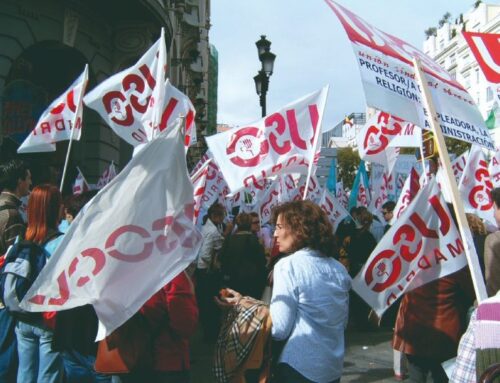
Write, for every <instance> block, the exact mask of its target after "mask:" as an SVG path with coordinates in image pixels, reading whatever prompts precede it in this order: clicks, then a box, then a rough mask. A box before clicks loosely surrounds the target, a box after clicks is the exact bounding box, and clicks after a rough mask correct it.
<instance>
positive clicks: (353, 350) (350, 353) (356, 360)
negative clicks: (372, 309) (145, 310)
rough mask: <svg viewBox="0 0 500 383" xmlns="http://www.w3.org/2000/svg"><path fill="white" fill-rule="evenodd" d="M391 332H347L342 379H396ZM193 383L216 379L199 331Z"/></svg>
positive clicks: (210, 347)
mask: <svg viewBox="0 0 500 383" xmlns="http://www.w3.org/2000/svg"><path fill="white" fill-rule="evenodd" d="M391 337H392V333H391V332H390V331H387V330H386V329H383V330H380V331H367V332H354V331H349V332H347V334H346V357H345V360H344V373H343V375H342V379H341V382H342V383H347V382H363V383H375V382H377V383H385V382H395V381H396V380H395V379H394V378H393V376H394V375H393V371H392V348H391ZM191 348H192V366H191V368H192V381H193V383H215V379H214V377H213V375H212V371H211V366H212V357H213V348H214V346H213V345H209V344H207V343H203V342H202V340H201V334H200V333H199V332H198V333H197V334H196V336H195V337H194V339H193V343H192V347H191Z"/></svg>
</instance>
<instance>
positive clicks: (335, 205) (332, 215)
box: [318, 188, 352, 233]
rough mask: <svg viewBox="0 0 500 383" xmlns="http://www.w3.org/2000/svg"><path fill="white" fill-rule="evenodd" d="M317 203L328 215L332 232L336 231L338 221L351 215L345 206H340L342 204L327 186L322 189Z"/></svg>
mask: <svg viewBox="0 0 500 383" xmlns="http://www.w3.org/2000/svg"><path fill="white" fill-rule="evenodd" d="M318 205H319V206H320V207H321V209H322V210H323V211H324V212H325V213H326V215H327V216H328V219H329V220H330V223H331V224H332V226H333V232H334V233H335V232H336V231H337V227H338V226H339V223H340V222H342V220H344V219H345V218H347V217H350V216H351V215H350V214H349V212H348V211H347V210H346V209H345V207H344V206H342V204H341V203H340V202H339V201H338V200H337V199H336V198H335V197H334V196H333V194H332V193H330V192H329V191H328V189H327V188H324V189H323V194H322V195H321V198H320V200H319V202H318ZM351 219H352V217H351Z"/></svg>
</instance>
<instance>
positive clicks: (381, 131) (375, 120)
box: [356, 111, 420, 173]
mask: <svg viewBox="0 0 500 383" xmlns="http://www.w3.org/2000/svg"><path fill="white" fill-rule="evenodd" d="M408 125H409V126H411V127H412V128H411V131H412V132H413V131H415V129H414V125H413V124H410V123H405V122H404V121H403V120H401V119H400V118H397V117H394V116H391V115H390V114H388V113H385V112H380V111H378V112H377V113H375V114H374V115H373V116H372V117H371V118H370V119H369V120H368V121H367V122H366V124H365V126H363V128H362V129H361V131H360V132H359V134H358V135H357V136H356V139H357V142H358V151H359V157H360V158H361V159H362V160H365V161H369V162H374V163H377V164H380V165H383V166H385V167H386V168H387V169H388V171H389V173H392V169H393V168H394V164H395V163H396V158H397V156H398V154H399V148H396V147H392V146H390V143H391V141H392V140H393V139H394V138H395V137H397V136H398V135H400V134H401V132H403V127H405V130H406V129H408ZM417 130H420V129H417Z"/></svg>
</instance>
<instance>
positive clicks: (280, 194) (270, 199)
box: [259, 176, 288, 225]
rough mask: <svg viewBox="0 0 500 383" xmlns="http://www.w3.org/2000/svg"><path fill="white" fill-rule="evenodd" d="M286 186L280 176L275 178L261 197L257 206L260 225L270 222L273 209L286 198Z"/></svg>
mask: <svg viewBox="0 0 500 383" xmlns="http://www.w3.org/2000/svg"><path fill="white" fill-rule="evenodd" d="M287 197H288V196H287V194H286V186H285V185H284V183H283V180H282V178H281V177H280V176H278V177H276V179H275V180H274V182H273V183H272V184H271V186H270V187H269V189H268V190H267V191H266V193H265V194H264V195H263V196H262V201H261V203H260V206H259V216H260V223H261V225H264V224H266V223H268V222H269V221H270V220H271V217H272V211H273V209H274V208H275V207H276V206H278V205H279V204H280V203H283V202H285V201H286V200H287V199H288V198H287Z"/></svg>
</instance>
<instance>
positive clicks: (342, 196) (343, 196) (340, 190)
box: [335, 181, 349, 209]
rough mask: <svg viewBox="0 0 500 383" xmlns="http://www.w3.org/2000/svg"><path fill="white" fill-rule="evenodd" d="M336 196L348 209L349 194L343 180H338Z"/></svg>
mask: <svg viewBox="0 0 500 383" xmlns="http://www.w3.org/2000/svg"><path fill="white" fill-rule="evenodd" d="M335 197H336V198H337V200H338V201H339V202H340V203H341V204H342V206H344V207H345V208H346V209H347V206H349V196H348V195H347V193H346V191H345V189H344V182H343V181H339V182H337V186H336V188H335Z"/></svg>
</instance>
